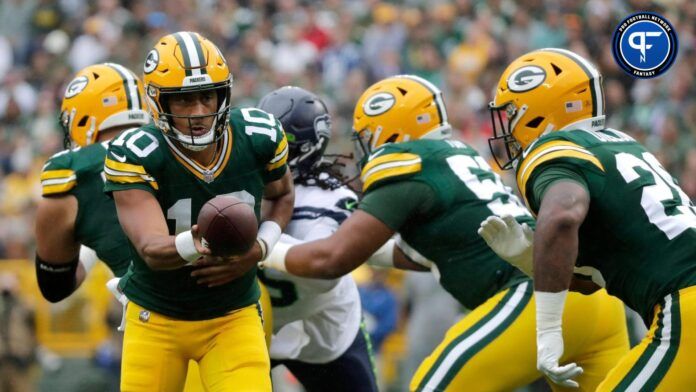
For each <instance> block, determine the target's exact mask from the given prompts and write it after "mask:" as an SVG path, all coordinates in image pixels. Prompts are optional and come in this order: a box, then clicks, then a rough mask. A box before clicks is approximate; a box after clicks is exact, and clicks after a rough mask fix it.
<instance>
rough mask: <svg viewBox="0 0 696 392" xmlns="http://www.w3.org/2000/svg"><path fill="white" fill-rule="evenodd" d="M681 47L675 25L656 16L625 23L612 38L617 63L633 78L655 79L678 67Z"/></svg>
mask: <svg viewBox="0 0 696 392" xmlns="http://www.w3.org/2000/svg"><path fill="white" fill-rule="evenodd" d="M678 46H679V43H678V41H677V34H676V32H675V30H674V27H672V24H671V23H669V21H668V20H667V19H665V18H663V17H662V16H660V15H658V14H655V13H652V12H638V13H635V14H633V15H630V16H628V17H627V18H626V19H624V20H623V21H621V23H619V25H618V26H617V27H616V31H614V35H613V37H612V54H613V55H614V60H615V61H616V63H617V64H619V66H621V68H622V69H623V70H624V71H625V72H626V73H628V74H629V75H631V76H633V77H636V78H654V77H656V76H659V75H661V74H663V73H664V72H665V71H667V69H668V68H669V67H670V66H671V65H672V64H673V63H674V59H675V58H676V56H677V50H678Z"/></svg>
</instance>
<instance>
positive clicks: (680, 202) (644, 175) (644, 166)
mask: <svg viewBox="0 0 696 392" xmlns="http://www.w3.org/2000/svg"><path fill="white" fill-rule="evenodd" d="M642 158H643V159H640V158H638V157H637V156H635V155H631V154H628V153H625V152H623V153H620V154H617V155H616V168H617V169H618V170H619V173H621V176H623V179H624V180H625V181H626V183H627V184H630V183H631V182H633V181H636V180H638V179H643V180H648V181H650V177H652V181H650V182H654V184H653V185H646V186H644V187H643V194H642V196H641V199H640V205H641V207H643V210H644V211H645V214H646V215H647V216H648V220H649V221H650V223H652V224H654V225H655V226H657V228H658V229H660V230H661V231H662V232H663V233H665V235H666V236H667V238H668V239H670V240H671V239H673V238H674V237H676V236H678V235H679V234H681V233H683V232H684V231H686V230H688V229H690V228H696V207H694V205H693V204H692V203H691V201H690V200H689V197H688V196H687V195H686V194H685V193H684V191H683V190H681V188H679V186H678V185H677V184H675V183H674V180H673V179H672V176H671V175H670V174H669V173H667V171H666V170H665V169H664V168H663V167H662V165H660V162H658V161H657V158H655V156H654V155H652V154H650V153H648V152H644V153H643V154H642ZM636 169H640V172H639V171H638V170H636ZM665 202H669V203H665ZM666 204H667V205H669V206H671V207H672V208H671V210H672V213H671V214H670V215H668V214H667V211H666V208H665V207H666Z"/></svg>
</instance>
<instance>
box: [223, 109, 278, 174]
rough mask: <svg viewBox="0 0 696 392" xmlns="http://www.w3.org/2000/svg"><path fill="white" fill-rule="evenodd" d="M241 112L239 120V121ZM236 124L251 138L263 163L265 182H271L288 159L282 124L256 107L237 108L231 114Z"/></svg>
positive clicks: (258, 157)
mask: <svg viewBox="0 0 696 392" xmlns="http://www.w3.org/2000/svg"><path fill="white" fill-rule="evenodd" d="M240 114H241V122H237V121H239V119H240V117H239V115H240ZM232 117H234V118H235V120H232V121H234V123H233V126H234V125H235V124H236V125H238V126H242V127H243V128H244V133H245V134H246V136H248V137H249V138H250V140H251V144H252V146H253V149H254V151H255V153H256V156H257V159H258V160H259V161H260V162H259V163H260V164H262V165H264V172H263V179H264V182H265V183H269V182H273V181H276V180H278V179H280V178H281V177H283V175H284V174H285V172H286V171H287V164H286V163H287V161H288V139H287V138H286V137H285V132H284V131H283V126H282V125H281V124H280V121H278V120H277V119H276V118H275V117H274V116H273V115H272V114H269V113H266V112H265V111H263V110H261V109H258V108H239V109H238V112H235V113H233V114H232Z"/></svg>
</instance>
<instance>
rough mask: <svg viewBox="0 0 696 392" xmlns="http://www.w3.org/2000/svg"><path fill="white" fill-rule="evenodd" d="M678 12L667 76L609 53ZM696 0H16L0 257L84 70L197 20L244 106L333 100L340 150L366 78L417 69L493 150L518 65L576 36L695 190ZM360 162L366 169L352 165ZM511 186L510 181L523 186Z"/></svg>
mask: <svg viewBox="0 0 696 392" xmlns="http://www.w3.org/2000/svg"><path fill="white" fill-rule="evenodd" d="M636 10H648V11H655V12H658V13H660V14H662V15H663V16H665V17H666V18H667V19H668V20H669V21H670V22H671V23H672V24H673V25H674V27H675V29H676V30H677V32H678V37H679V54H678V58H677V61H676V62H675V64H674V66H673V68H672V69H671V70H670V71H669V72H668V73H667V74H665V75H663V76H661V77H659V78H656V79H648V80H636V79H633V78H632V77H630V76H628V75H626V74H625V73H624V72H623V71H622V70H621V69H620V68H619V67H618V66H617V65H616V63H615V61H614V59H613V57H612V54H611V45H610V41H611V36H612V33H613V30H614V29H615V27H616V25H617V23H618V22H619V21H620V20H621V19H623V18H624V17H625V16H627V15H629V14H630V13H632V12H633V11H636ZM695 29H696V2H693V1H688V0H681V1H679V0H677V1H656V2H651V1H643V0H635V1H625V0H614V1H605V0H590V1H587V2H585V1H578V0H563V1H558V2H556V1H544V0H523V1H511V0H493V1H477V0H457V1H425V0H404V1H398V2H396V1H395V2H380V1H375V0H343V1H341V0H329V1H309V0H304V1H302V0H276V1H271V0H249V1H217V0H198V1H195V0H182V1H177V2H172V1H160V0H143V1H135V0H120V1H119V0H57V1H52V0H6V1H3V2H2V3H1V4H0V217H1V218H2V219H1V220H2V224H1V225H0V260H1V259H27V260H33V253H34V251H33V248H34V244H33V241H34V238H33V222H34V217H33V214H34V212H35V203H36V200H37V199H38V198H39V197H40V182H39V174H40V171H41V165H42V164H43V162H45V160H46V159H47V158H48V157H49V156H51V155H52V154H54V153H55V152H57V151H59V150H61V149H62V148H63V135H62V132H61V130H60V127H59V124H58V120H57V119H58V112H59V108H60V102H61V99H62V98H63V93H64V89H65V83H66V82H67V81H69V80H70V77H71V76H72V75H73V74H74V73H75V72H76V71H77V70H79V69H81V68H83V67H85V66H87V65H90V64H94V63H98V62H104V61H113V62H117V63H120V64H123V65H124V66H127V67H129V68H131V69H133V70H135V71H136V72H139V71H140V70H142V61H143V59H144V57H145V53H146V52H147V50H148V49H149V48H150V47H152V45H153V43H154V42H155V41H156V40H157V39H158V38H159V37H161V36H162V35H164V34H166V33H169V32H174V31H179V30H190V31H197V32H200V33H201V34H203V35H205V36H206V37H208V38H209V39H210V40H211V41H213V42H214V43H216V44H217V45H218V46H219V47H220V48H221V49H222V51H223V52H224V55H225V57H226V58H227V61H228V64H229V68H230V70H231V71H232V74H233V76H234V86H233V90H232V91H233V93H232V94H233V97H232V102H233V104H234V105H237V106H254V105H256V103H257V102H258V100H259V98H260V97H262V96H263V95H264V94H266V93H268V92H269V91H271V90H273V89H275V88H276V87H279V86H283V85H288V84H292V85H297V86H302V87H304V88H307V89H309V90H312V91H316V92H318V93H320V94H321V95H322V97H323V98H325V99H326V101H327V102H328V103H329V105H330V110H331V112H332V119H333V124H334V125H333V129H334V135H333V138H332V144H331V146H330V149H331V150H332V151H335V152H341V153H350V152H351V150H352V144H351V142H350V130H351V118H352V111H353V107H354V105H355V102H356V101H357V99H358V97H359V96H360V94H361V93H362V92H363V91H364V90H365V88H366V87H367V86H369V85H370V84H372V83H373V82H375V81H377V80H379V79H382V78H384V77H387V76H390V75H395V74H401V73H412V74H416V75H419V76H421V77H423V78H425V79H427V80H429V81H430V82H432V83H434V84H435V85H437V86H438V87H440V88H441V89H442V90H443V93H444V96H445V101H446V102H447V103H448V105H449V106H448V108H447V109H448V113H449V118H450V122H451V124H452V126H453V127H454V129H455V130H456V137H457V138H459V139H461V140H464V141H466V142H467V143H469V144H471V145H472V146H474V147H475V148H476V149H477V150H478V151H479V152H480V153H481V154H482V155H484V156H489V155H490V154H489V149H488V145H487V139H488V138H489V137H490V136H491V133H492V131H491V123H490V114H489V112H488V109H487V105H488V102H489V101H490V99H491V96H492V93H493V89H494V85H495V83H496V82H497V78H498V76H499V75H500V74H501V72H502V71H503V69H504V67H505V65H507V64H508V63H509V62H510V61H511V60H513V59H515V58H516V57H518V56H519V55H521V54H523V53H525V52H527V51H529V50H532V49H536V48H543V47H563V48H568V49H570V50H573V51H575V52H576V53H578V54H581V55H583V56H585V57H587V58H590V59H592V60H594V61H595V62H596V64H597V65H598V67H599V69H600V70H601V72H602V73H603V75H604V78H605V84H604V85H605V94H606V105H607V110H606V111H607V118H608V125H609V127H615V128H618V129H622V130H625V131H627V132H628V133H630V134H631V135H632V136H634V137H635V138H637V139H638V140H639V141H641V142H643V143H644V144H645V145H646V146H647V147H648V149H650V150H651V151H653V152H654V153H655V154H656V155H657V157H658V158H659V159H660V161H661V162H662V164H663V165H664V166H665V168H666V169H667V171H669V172H670V173H673V174H674V175H675V176H677V178H678V180H679V183H680V184H681V186H682V188H683V189H684V191H685V192H687V194H688V195H689V196H690V197H691V199H692V200H694V199H696V82H695V81H694V75H693V69H696V31H695ZM350 170H354V169H350ZM511 184H512V183H511Z"/></svg>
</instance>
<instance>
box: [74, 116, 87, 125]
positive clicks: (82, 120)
mask: <svg viewBox="0 0 696 392" xmlns="http://www.w3.org/2000/svg"><path fill="white" fill-rule="evenodd" d="M88 119H89V117H87V116H82V118H81V119H80V121H79V122H78V123H77V126H78V127H84V126H85V125H87V120H88Z"/></svg>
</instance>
